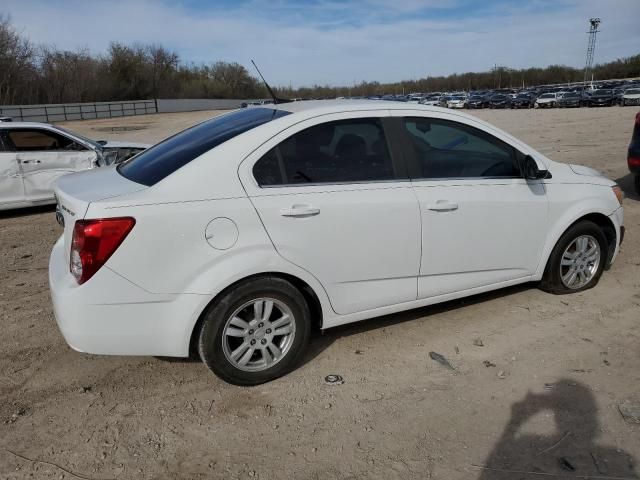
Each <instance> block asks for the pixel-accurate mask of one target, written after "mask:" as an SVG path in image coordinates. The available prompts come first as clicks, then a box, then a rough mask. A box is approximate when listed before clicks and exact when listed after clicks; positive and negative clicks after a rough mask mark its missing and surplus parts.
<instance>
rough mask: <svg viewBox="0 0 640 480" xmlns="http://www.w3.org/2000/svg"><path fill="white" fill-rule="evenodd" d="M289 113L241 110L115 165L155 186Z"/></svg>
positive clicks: (141, 181) (256, 109) (127, 173)
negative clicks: (231, 141) (237, 138)
mask: <svg viewBox="0 0 640 480" xmlns="http://www.w3.org/2000/svg"><path fill="white" fill-rule="evenodd" d="M289 114H290V112H287V111H284V110H275V109H272V108H243V109H242V110H238V111H235V112H233V113H228V114H226V115H221V116H219V117H215V118H212V119H210V120H207V121H204V122H202V123H199V124H198V125H196V126H194V127H191V128H188V129H187V130H184V131H182V132H180V133H177V134H176V135H174V136H173V137H169V138H168V139H166V140H164V141H162V142H160V143H158V144H157V145H154V146H153V147H151V148H149V149H147V150H145V151H143V152H142V153H140V154H138V155H136V156H135V157H132V158H131V159H130V160H126V161H125V162H123V163H121V164H120V165H119V166H118V172H120V174H121V175H122V176H123V177H125V178H127V179H129V180H131V181H133V182H136V183H141V184H142V185H147V186H151V185H155V184H156V183H158V182H159V181H160V180H162V179H163V178H165V177H167V176H169V175H171V174H172V173H173V172H175V171H176V170H178V169H180V168H182V167H183V166H185V165H186V164H187V163H189V162H191V161H192V160H195V159H196V158H197V157H199V156H200V155H202V154H203V153H206V152H208V151H209V150H211V149H212V148H214V147H217V146H218V145H220V144H222V143H224V142H226V141H227V140H230V139H232V138H234V137H236V136H238V135H240V134H241V133H244V132H247V131H249V130H251V129H253V128H256V127H258V126H260V125H263V124H265V123H267V122H270V121H271V120H274V119H276V118H280V117H282V116H284V115H289Z"/></svg>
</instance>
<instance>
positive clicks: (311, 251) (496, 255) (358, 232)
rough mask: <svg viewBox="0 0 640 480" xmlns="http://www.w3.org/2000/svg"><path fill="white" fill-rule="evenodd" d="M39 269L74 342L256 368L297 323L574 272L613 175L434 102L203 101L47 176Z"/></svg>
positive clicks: (291, 353) (266, 365)
mask: <svg viewBox="0 0 640 480" xmlns="http://www.w3.org/2000/svg"><path fill="white" fill-rule="evenodd" d="M56 195H57V197H58V200H59V206H60V210H61V211H62V212H63V217H64V218H63V220H64V234H63V235H62V236H61V238H60V239H59V240H58V242H57V243H56V244H55V246H54V247H53V251H52V253H51V259H50V265H49V281H50V285H51V294H52V298H53V305H54V310H55V315H56V318H57V321H58V325H59V327H60V330H61V331H62V333H63V335H64V337H65V339H66V340H67V342H68V343H69V344H70V345H71V346H72V347H73V348H75V349H77V350H80V351H84V352H90V353H96V354H116V355H163V356H187V355H189V353H190V351H191V349H192V348H193V349H194V350H197V351H198V352H199V355H200V357H201V358H202V360H203V361H204V362H205V363H206V365H208V366H209V367H210V368H211V369H212V370H213V371H214V372H215V373H216V374H218V375H219V376H220V377H221V378H223V379H224V380H226V381H228V382H231V383H234V384H240V385H254V384H259V383H262V382H266V381H269V380H272V379H274V378H276V377H278V376H281V375H283V374H285V373H287V372H289V371H290V370H292V369H293V368H294V367H295V366H296V365H297V364H299V362H300V360H301V358H302V356H303V355H304V352H305V349H306V347H307V343H308V340H309V334H310V331H311V330H312V329H314V328H320V329H327V328H331V327H335V326H337V325H343V324H346V323H350V322H355V321H359V320H364V319H368V318H372V317H376V316H380V315H385V314H390V313H394V312H399V311H402V310H408V309H412V308H417V307H422V306H424V305H429V304H434V303H438V302H443V301H447V300H451V299H455V298H460V297H465V296H468V295H473V294H476V293H480V292H486V291H488V290H494V289H498V288H502V287H506V286H509V285H515V284H520V283H526V282H532V281H533V282H539V285H540V286H541V287H542V288H543V289H545V290H547V291H550V292H553V293H558V294H562V293H571V292H578V291H581V290H584V289H587V288H591V287H593V286H594V285H596V283H597V282H598V279H599V278H600V275H601V274H602V272H603V270H604V269H605V268H607V267H608V266H609V265H610V264H611V262H613V261H614V259H615V257H616V255H617V253H618V250H619V245H620V242H621V240H622V237H623V233H624V227H623V226H622V225H623V214H622V206H621V203H622V192H621V190H620V188H619V187H618V186H616V184H615V183H614V182H612V181H611V180H608V179H607V178H605V177H603V176H601V175H600V174H598V172H596V171H594V170H591V169H589V168H585V167H580V166H576V165H566V164H561V163H556V162H553V161H552V160H550V159H548V158H547V157H545V156H544V155H542V154H541V153H539V152H537V151H535V150H534V149H532V148H531V147H529V146H527V145H526V144H524V143H522V142H521V141H519V140H517V139H516V138H514V137H512V136H510V135H509V134H507V133H505V132H503V131H501V130H499V129H497V128H495V127H493V126H491V125H490V124H488V123H485V122H483V121H481V120H478V119H477V118H475V117H472V116H468V115H464V114H461V113H456V112H452V111H450V110H446V109H441V108H433V107H423V106H421V105H407V104H405V103H400V102H397V103H396V102H377V101H363V100H360V101H355V102H349V101H322V102H317V101H309V102H296V103H286V104H278V105H271V106H268V107H264V108H251V109H243V110H238V111H234V112H231V113H227V114H225V115H222V116H219V117H215V118H212V119H211V120H208V121H205V122H203V123H200V124H199V125H196V126H194V127H192V128H190V129H188V130H185V131H184V132H182V133H179V134H177V135H175V136H173V137H171V138H169V139H167V140H165V141H164V142H161V143H160V144H158V145H156V146H154V147H152V148H150V149H149V150H147V151H145V152H142V153H141V154H139V155H138V156H136V157H134V158H132V159H130V160H128V161H126V162H124V163H122V164H120V165H119V166H117V167H115V166H114V167H107V168H102V169H96V170H93V171H89V172H85V173H81V174H77V175H72V176H68V177H63V178H61V179H59V180H58V183H57V188H56Z"/></svg>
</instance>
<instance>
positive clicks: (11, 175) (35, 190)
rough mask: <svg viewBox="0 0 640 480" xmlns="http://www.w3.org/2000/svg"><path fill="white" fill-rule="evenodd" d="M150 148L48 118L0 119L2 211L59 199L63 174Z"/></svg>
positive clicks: (0, 196) (0, 199) (0, 197)
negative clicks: (100, 138) (99, 137)
mask: <svg viewBox="0 0 640 480" xmlns="http://www.w3.org/2000/svg"><path fill="white" fill-rule="evenodd" d="M145 148H148V145H144V144H139V143H124V142H95V141H93V140H90V139H88V138H85V137H83V136H81V135H78V134H77V133H73V132H70V131H68V130H65V129H63V128H60V127H55V126H53V125H49V124H47V123H33V122H6V123H5V122H3V123H0V210H8V209H13V208H22V207H30V206H34V205H46V204H50V203H55V197H54V195H53V187H54V183H55V181H56V179H57V178H58V177H60V176H62V175H66V174H69V173H74V172H79V171H83V170H88V169H91V168H94V167H97V166H103V165H108V164H111V163H115V162H119V161H122V160H124V159H126V158H128V157H130V156H133V155H135V154H136V153H138V152H140V151H142V150H144V149H145Z"/></svg>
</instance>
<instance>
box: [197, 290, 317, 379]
mask: <svg viewBox="0 0 640 480" xmlns="http://www.w3.org/2000/svg"><path fill="white" fill-rule="evenodd" d="M310 315H311V314H310V311H309V306H308V305H307V302H306V300H305V298H304V296H303V295H302V293H301V292H300V291H299V290H298V289H297V288H296V287H295V286H293V285H292V284H291V283H290V282H288V281H287V280H284V279H282V278H280V277H259V278H255V279H251V280H248V281H246V282H244V283H241V284H239V285H237V286H236V287H233V288H232V289H231V290H230V291H229V292H227V293H226V294H224V295H223V296H222V297H221V298H220V299H219V300H217V301H216V302H215V303H214V304H212V305H211V306H210V307H209V309H208V310H207V311H206V313H205V314H204V320H203V323H202V327H201V330H200V336H199V340H198V352H199V354H200V358H202V361H203V362H204V363H205V364H206V365H207V366H208V367H209V368H210V369H211V370H212V371H213V372H214V373H215V374H216V375H217V376H219V377H220V378H221V379H223V380H225V381H227V382H229V383H232V384H234V385H245V386H249V385H259V384H261V383H265V382H268V381H271V380H274V379H276V378H278V377H281V376H283V375H285V374H287V373H289V372H290V371H291V370H293V369H294V368H295V367H296V366H297V365H298V363H299V361H300V359H301V358H302V355H303V354H304V351H305V347H306V345H307V343H308V342H309V334H310V329H311V319H310Z"/></svg>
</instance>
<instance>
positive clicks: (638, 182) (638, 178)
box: [633, 175, 640, 195]
mask: <svg viewBox="0 0 640 480" xmlns="http://www.w3.org/2000/svg"><path fill="white" fill-rule="evenodd" d="M633 186H634V188H635V189H636V193H637V194H638V195H640V175H634V177H633Z"/></svg>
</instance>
